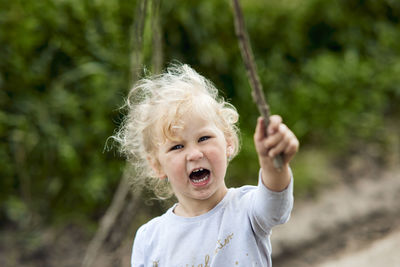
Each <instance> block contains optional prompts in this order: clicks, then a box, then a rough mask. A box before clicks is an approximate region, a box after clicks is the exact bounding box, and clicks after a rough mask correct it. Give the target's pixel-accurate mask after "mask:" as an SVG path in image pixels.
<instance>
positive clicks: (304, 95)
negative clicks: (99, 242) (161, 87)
mask: <svg viewBox="0 0 400 267" xmlns="http://www.w3.org/2000/svg"><path fill="white" fill-rule="evenodd" d="M241 2H242V5H243V11H244V16H245V18H246V23H247V26H248V30H249V34H250V38H251V42H252V45H253V50H254V54H255V57H256V61H257V65H258V69H259V73H260V76H261V79H262V83H263V85H264V89H265V91H266V96H267V99H268V101H269V103H270V106H271V109H272V112H273V113H278V114H281V115H282V117H283V118H284V120H285V122H286V123H287V124H288V126H289V127H290V128H291V129H293V130H294V132H295V133H296V135H297V136H298V137H299V139H300V141H301V143H302V146H318V147H321V146H325V147H331V148H332V147H333V148H335V149H337V150H338V151H343V153H345V152H346V151H348V150H350V149H351V146H352V144H353V143H354V140H362V141H363V142H379V143H380V144H382V145H383V146H384V145H386V144H387V142H386V141H385V140H386V139H387V132H386V128H385V126H386V124H387V122H388V121H396V120H398V117H399V115H400V109H399V105H398V103H399V100H400V63H399V62H400V28H399V27H400V26H399V25H400V24H399V20H400V19H399V18H400V4H399V2H398V1H393V0H382V1H373V0H363V1H361V0H358V1H357V0H335V1H324V0H308V1H277V0H272V1H241ZM135 8H136V2H135V1H122V0H99V1H77V0H63V1H53V0H43V1H4V0H2V1H0V45H1V47H2V49H1V50H0V107H1V109H0V140H1V143H0V158H1V161H0V176H1V179H0V203H1V204H0V220H3V219H7V220H11V221H15V222H20V223H21V225H22V224H25V223H27V222H26V218H28V219H29V220H30V221H31V222H36V221H45V222H57V221H70V220H83V221H93V220H95V219H96V218H97V217H98V216H99V215H100V214H101V213H102V212H103V211H104V209H105V207H106V206H107V205H108V203H109V201H110V198H111V196H112V194H113V191H114V189H115V185H116V183H117V182H118V180H119V178H120V175H121V170H122V168H123V165H124V163H123V160H122V159H119V158H118V156H117V155H115V154H116V153H112V152H111V153H103V149H104V145H105V142H106V139H107V137H108V136H110V135H112V133H113V130H114V129H115V128H116V127H117V126H118V122H119V121H120V120H121V115H120V114H119V112H118V110H117V108H118V107H119V106H120V105H121V104H122V100H123V98H124V97H125V96H126V92H127V90H128V88H129V86H130V84H129V83H130V81H131V73H130V54H131V51H132V47H131V38H132V36H131V31H132V25H133V21H134V17H133V16H134V14H135ZM150 23H151V21H150V19H148V20H147V25H146V28H145V36H144V37H145V38H144V42H145V48H144V59H145V62H146V65H147V67H148V68H149V69H151V68H150V66H149V64H148V63H147V62H151V56H152V54H151V53H152V52H151V49H150V48H151V46H150V45H149V43H150V42H151V27H150V26H149V24H150ZM161 23H162V27H163V31H164V36H163V39H164V43H163V46H164V55H165V59H164V60H165V61H166V62H170V61H173V60H179V61H181V62H184V63H188V64H190V65H192V66H193V67H194V68H195V69H196V70H198V71H199V72H200V73H201V74H203V75H205V76H206V77H208V78H210V79H211V80H212V81H214V82H215V84H216V86H217V87H218V88H220V89H221V93H222V95H224V96H225V97H226V98H228V99H229V100H230V101H231V102H232V103H233V104H234V105H235V106H236V107H237V109H238V111H239V113H240V115H241V118H240V127H241V129H242V151H241V154H240V155H239V156H238V158H237V159H235V160H234V161H233V162H232V163H231V166H230V170H229V178H228V179H229V180H228V184H230V185H235V186H236V185H241V184H243V183H248V184H254V183H256V180H255V179H254V177H256V176H257V172H258V163H257V158H256V155H255V151H254V147H253V141H252V136H253V131H254V126H255V121H256V118H257V116H258V114H257V109H256V107H255V105H254V104H253V102H252V99H251V95H250V87H249V85H248V81H247V77H246V73H245V69H244V66H243V63H242V60H241V57H240V52H239V48H238V43H237V40H236V37H235V33H234V26H233V18H232V10H231V6H230V1H222V0H218V1H202V2H196V1H163V2H162V7H161ZM391 136H393V135H391ZM303 162H304V164H308V163H309V161H307V160H304V161H303ZM303 162H302V161H300V163H299V164H296V166H297V167H296V168H297V169H298V172H297V173H296V170H295V174H296V175H297V177H299V186H298V187H297V189H296V190H298V191H299V192H304V194H307V190H314V189H315V187H314V185H315V184H316V183H318V181H316V180H312V179H311V180H310V179H308V180H307V178H305V177H307V176H313V174H312V173H311V171H310V170H309V169H307V168H306V167H303ZM321 164H322V165H323V164H325V163H321ZM314 176H316V175H314ZM303 185H304V186H303ZM24 220H25V222H24ZM29 220H28V221H29Z"/></svg>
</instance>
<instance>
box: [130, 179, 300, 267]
mask: <svg viewBox="0 0 400 267" xmlns="http://www.w3.org/2000/svg"><path fill="white" fill-rule="evenodd" d="M292 207H293V179H292V180H291V182H290V185H289V186H288V188H287V189H285V190H284V191H282V192H273V191H271V190H269V189H268V188H266V187H265V186H264V185H263V183H262V182H261V180H260V179H259V184H258V186H243V187H240V188H230V189H229V190H228V193H227V194H226V195H225V197H224V198H223V199H222V200H221V202H220V203H218V204H217V206H215V207H214V208H213V209H212V210H210V211H209V212H207V213H205V214H202V215H200V216H196V217H190V218H187V217H181V216H178V215H176V214H174V212H173V210H174V208H175V206H173V207H172V208H170V209H169V210H168V211H167V212H166V213H164V214H163V215H162V216H160V217H156V218H154V219H152V220H151V221H149V222H148V223H146V224H144V225H142V226H141V227H140V228H139V230H138V231H137V233H136V237H135V241H134V245H133V250H132V259H131V264H132V267H143V266H145V267H200V266H201V267H206V266H207V267H230V266H232V267H236V266H244V267H252V266H259V267H267V266H272V263H271V242H270V235H271V228H272V227H273V226H275V225H277V224H282V223H285V222H286V221H287V220H288V219H289V217H290V212H291V210H292Z"/></svg>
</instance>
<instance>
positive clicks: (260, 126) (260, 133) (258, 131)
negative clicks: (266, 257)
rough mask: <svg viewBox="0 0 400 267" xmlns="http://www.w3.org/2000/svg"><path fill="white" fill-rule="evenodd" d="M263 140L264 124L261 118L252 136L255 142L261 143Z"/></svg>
mask: <svg viewBox="0 0 400 267" xmlns="http://www.w3.org/2000/svg"><path fill="white" fill-rule="evenodd" d="M264 138H265V123H264V119H263V118H262V117H259V118H258V120H257V126H256V131H255V134H254V140H255V141H256V142H261V141H262V140H263V139H264Z"/></svg>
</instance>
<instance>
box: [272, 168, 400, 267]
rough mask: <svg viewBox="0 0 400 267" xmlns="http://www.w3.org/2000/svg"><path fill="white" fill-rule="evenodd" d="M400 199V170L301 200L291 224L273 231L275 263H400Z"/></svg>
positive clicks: (303, 266) (305, 266) (276, 266)
mask: <svg viewBox="0 0 400 267" xmlns="http://www.w3.org/2000/svg"><path fill="white" fill-rule="evenodd" d="M399 199H400V169H396V170H392V171H388V172H385V173H382V174H380V175H376V176H375V177H371V175H370V174H366V175H365V177H361V179H357V181H356V182H355V183H353V184H341V185H338V186H336V187H334V188H329V190H326V192H322V193H321V194H320V195H319V197H318V198H317V199H315V200H314V201H311V200H308V201H303V202H300V203H296V204H295V209H294V211H293V213H292V218H291V220H290V221H289V223H287V224H286V225H283V226H279V227H277V228H275V230H274V232H273V236H272V243H273V244H272V247H273V249H274V251H273V262H274V267H280V266H282V267H283V266H296V267H308V266H319V267H330V266H335V267H345V266H385V267H391V266H396V267H398V266H400V264H399V259H400V256H398V252H396V251H395V249H388V248H390V247H391V246H392V247H396V248H398V247H400V246H399V243H400V238H399V237H400V202H399ZM395 254H397V255H395ZM371 257H374V259H373V260H372V259H371ZM365 262H368V264H365Z"/></svg>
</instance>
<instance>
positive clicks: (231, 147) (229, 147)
mask: <svg viewBox="0 0 400 267" xmlns="http://www.w3.org/2000/svg"><path fill="white" fill-rule="evenodd" d="M234 151H235V145H234V144H233V142H229V141H228V142H227V144H226V155H227V157H228V158H231V157H232V156H233V153H234Z"/></svg>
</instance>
